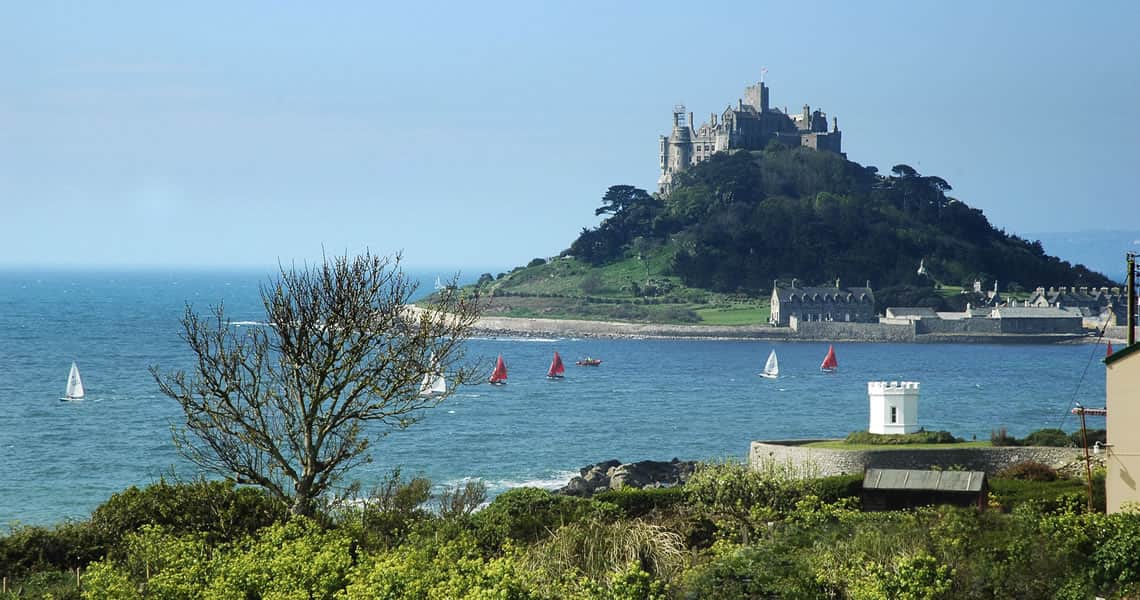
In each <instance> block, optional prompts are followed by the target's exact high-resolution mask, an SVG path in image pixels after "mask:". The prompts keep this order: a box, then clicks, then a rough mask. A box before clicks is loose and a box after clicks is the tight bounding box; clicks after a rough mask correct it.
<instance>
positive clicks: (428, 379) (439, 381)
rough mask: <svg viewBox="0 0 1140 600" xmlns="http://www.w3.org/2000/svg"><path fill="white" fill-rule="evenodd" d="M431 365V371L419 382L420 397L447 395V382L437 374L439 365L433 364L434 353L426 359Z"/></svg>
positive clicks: (441, 374) (441, 375)
mask: <svg viewBox="0 0 1140 600" xmlns="http://www.w3.org/2000/svg"><path fill="white" fill-rule="evenodd" d="M428 363H430V364H431V371H428V372H427V373H424V378H423V381H421V382H420V395H421V396H435V395H437V394H446V393H447V380H446V379H444V377H443V373H440V372H439V365H438V364H436V362H435V353H434V352H433V353H432V354H431V358H429V359H428Z"/></svg>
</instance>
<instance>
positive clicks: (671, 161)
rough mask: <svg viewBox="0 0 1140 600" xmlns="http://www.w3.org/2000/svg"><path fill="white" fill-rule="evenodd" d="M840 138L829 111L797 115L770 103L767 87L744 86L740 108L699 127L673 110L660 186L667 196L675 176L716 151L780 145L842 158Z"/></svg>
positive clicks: (690, 116)
mask: <svg viewBox="0 0 1140 600" xmlns="http://www.w3.org/2000/svg"><path fill="white" fill-rule="evenodd" d="M842 140H843V134H842V132H840V131H839V122H838V119H836V118H832V120H831V130H830V131H828V129H827V113H825V112H823V111H821V110H819V109H818V108H817V109H816V110H814V111H813V110H811V107H810V106H809V105H807V104H805V105H804V106H803V111H802V112H801V113H800V114H796V115H792V114H789V113H788V111H787V109H786V108H785V109H784V110H780V109H778V108H773V107H772V106H770V105H769V102H768V87H767V86H766V85H764V82H763V81H759V82H757V83H756V85H751V86H748V87H747V88H745V90H744V98H741V99H738V100H737V101H736V106H731V105H730V106H728V107H727V108H725V109H724V111H723V112H721V113H720V115H717V114H716V113H712V114H710V115H709V120H708V121H707V122H705V123H703V124H702V125H701V126H700V127H695V123H694V121H693V113H688V114H687V115H686V112H685V107H684V106H683V105H677V106H676V107H674V109H673V131H672V133H671V134H669V135H668V136H664V135H663V136H661V137H660V141H659V146H660V148H659V149H660V152H659V154H660V167H661V178H660V179H659V180H658V181H657V188H658V191H659V192H661V193H662V194H667V193H668V192H669V191H670V189H671V188H672V186H673V177H674V176H675V175H676V174H677V173H679V172H681V171H684V170H685V169H687V168H688V167H690V166H692V165H695V164H697V163H699V162H701V161H703V160H706V159H708V158H709V157H710V156H712V155H713V154H714V153H716V152H722V151H727V150H735V149H740V150H763V149H764V148H766V147H767V146H768V144H769V143H771V142H773V141H776V142H780V143H782V144H785V145H787V146H804V147H808V148H813V149H815V150H824V151H827V152H834V153H836V154H840V155H843V149H842ZM844 156H845V155H844Z"/></svg>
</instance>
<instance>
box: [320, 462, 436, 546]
mask: <svg viewBox="0 0 1140 600" xmlns="http://www.w3.org/2000/svg"><path fill="white" fill-rule="evenodd" d="M430 498H431V481H429V480H428V479H426V478H423V477H413V478H411V479H405V478H403V477H402V476H401V474H400V469H399V468H396V469H393V470H392V471H391V473H389V474H388V475H387V476H386V477H385V478H384V479H383V480H382V481H381V482H380V483H379V484H378V485H377V486H376V487H374V488H373V489H372V490H371V491H369V492H368V496H367V497H366V498H363V499H361V500H360V502H359V503H358V504H355V505H352V506H350V507H347V508H345V509H342V510H340V511H338V512H337V515H336V519H335V521H336V523H337V525H338V526H339V527H342V528H344V529H345V530H346V531H348V532H349V535H352V537H353V538H355V539H356V541H357V542H359V543H360V544H361V545H362V546H363V547H364V548H366V549H379V548H391V547H393V546H396V545H398V544H399V543H400V542H402V541H403V540H404V538H405V537H406V536H407V535H408V533H409V532H411V531H412V529H413V528H414V527H415V525H416V524H417V523H419V522H421V521H423V520H424V519H426V518H428V517H429V513H428V511H427V510H424V509H423V508H422V507H423V505H424V504H425V503H426V502H427V501H428V500H429V499H430Z"/></svg>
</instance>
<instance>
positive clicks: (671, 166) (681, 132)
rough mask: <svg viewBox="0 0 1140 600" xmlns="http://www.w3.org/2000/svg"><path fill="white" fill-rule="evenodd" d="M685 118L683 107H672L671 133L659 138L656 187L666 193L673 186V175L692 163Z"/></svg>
mask: <svg viewBox="0 0 1140 600" xmlns="http://www.w3.org/2000/svg"><path fill="white" fill-rule="evenodd" d="M690 120H691V119H690V118H688V117H687V116H686V113H685V106H684V105H683V104H678V105H677V106H674V107H673V132H672V133H671V134H670V135H669V137H668V138H665V137H664V136H662V137H661V142H660V143H661V178H660V179H658V180H657V187H658V189H659V190H660V191H662V192H668V191H669V188H670V187H671V186H672V184H673V175H674V174H676V173H679V172H681V171H684V170H685V169H687V168H688V167H689V165H691V164H692V163H693V135H692V127H690V125H689V121H690Z"/></svg>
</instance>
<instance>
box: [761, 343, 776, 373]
mask: <svg viewBox="0 0 1140 600" xmlns="http://www.w3.org/2000/svg"><path fill="white" fill-rule="evenodd" d="M779 374H780V362H779V361H778V360H776V351H775V350H773V351H772V353H771V354H769V355H768V362H766V363H764V372H763V373H761V375H763V376H764V377H776V376H777V375H779Z"/></svg>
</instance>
